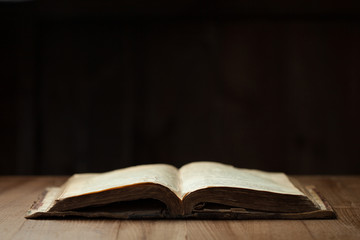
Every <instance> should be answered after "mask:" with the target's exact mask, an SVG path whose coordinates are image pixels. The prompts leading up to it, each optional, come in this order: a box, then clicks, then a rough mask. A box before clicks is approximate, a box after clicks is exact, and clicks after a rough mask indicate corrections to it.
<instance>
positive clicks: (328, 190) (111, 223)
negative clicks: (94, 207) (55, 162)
mask: <svg viewBox="0 0 360 240" xmlns="http://www.w3.org/2000/svg"><path fill="white" fill-rule="evenodd" d="M296 178H297V179H298V180H299V181H300V182H301V183H303V184H312V185H315V186H317V188H318V190H319V191H320V192H321V194H322V195H323V196H324V197H326V199H327V200H328V201H329V202H330V203H331V204H332V206H333V207H334V209H335V211H336V212H337V214H338V219H335V220H291V221H286V220H245V221H211V220H206V221H203V220H202V221H196V220H189V221H179V220H177V221H162V220H155V221H151V220H149V221H147V220H144V221H143V220H139V221H121V220H104V219H98V220H86V219H67V220H25V219H24V218H23V216H24V214H25V211H26V210H27V208H28V207H29V206H30V205H31V203H32V201H33V200H35V199H36V197H37V195H38V194H39V193H40V192H41V191H42V190H43V188H44V187H46V186H51V185H53V186H54V185H60V184H61V183H63V182H64V181H65V180H66V177H0V239H4V240H6V239H50V238H51V239H69V240H70V239H86V240H91V239H100V238H101V239H294V240H297V239H299V240H300V239H301V240H302V239H350V240H351V239H359V237H360V176H327V177H324V176H311V177H309V176H297V177H296Z"/></svg>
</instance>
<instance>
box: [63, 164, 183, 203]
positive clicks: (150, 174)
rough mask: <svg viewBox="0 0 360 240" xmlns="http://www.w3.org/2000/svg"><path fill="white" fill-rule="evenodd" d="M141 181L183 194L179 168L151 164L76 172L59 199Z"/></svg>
mask: <svg viewBox="0 0 360 240" xmlns="http://www.w3.org/2000/svg"><path fill="white" fill-rule="evenodd" d="M139 183H156V184H160V185H163V186H165V187H167V188H169V189H170V190H171V191H173V192H174V193H175V194H176V195H178V196H180V195H181V193H180V183H179V176H178V169H177V168H175V167H173V166H171V165H167V164H149V165H140V166H134V167H129V168H124V169H119V170H114V171H111V172H106V173H86V174H75V175H73V176H72V177H71V178H70V179H69V180H68V181H67V183H66V184H65V186H64V190H63V191H62V193H61V194H60V196H59V197H58V198H57V200H61V199H64V198H68V197H74V196H79V195H85V194H89V193H95V192H101V191H105V190H108V189H113V188H121V187H125V186H129V185H134V184H139Z"/></svg>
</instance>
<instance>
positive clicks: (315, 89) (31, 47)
mask: <svg viewBox="0 0 360 240" xmlns="http://www.w3.org/2000/svg"><path fill="white" fill-rule="evenodd" d="M354 2H355V1H353V2H352V1H325V0H322V1H316V2H315V1H303V0H294V1H251V0H245V1H220V0H219V1H215V0H214V1H184V0H182V1H177V0H175V1H157V2H155V3H154V2H152V1H144V0H143V1H140V0H138V1H109V0H104V1H95V0H90V1H80V0H72V1H55V0H48V1H45V0H39V1H35V2H34V1H25V2H21V1H5V2H0V34H1V35H0V36H1V37H0V44H1V48H0V51H1V52H0V66H1V71H0V79H1V87H0V103H1V105H0V107H1V108H0V110H1V113H0V118H1V119H0V124H1V128H0V129H1V133H0V161H1V162H0V174H72V173H74V172H100V171H106V170H111V169H115V168H122V167H126V166H130V165H135V164H145V163H155V162H166V163H170V164H174V165H175V166H181V165H183V164H185V163H187V162H190V161H202V160H205V161H221V162H224V163H229V164H233V165H235V166H237V167H246V168H258V169H263V170H271V171H285V172H287V173H301V174H313V173H319V174H359V173H360V162H359V161H360V150H359V143H360V140H359V136H360V128H359V123H360V114H359V109H360V107H359V103H360V96H359V93H360V17H359V16H360V8H359V7H358V6H357V5H355V4H354Z"/></svg>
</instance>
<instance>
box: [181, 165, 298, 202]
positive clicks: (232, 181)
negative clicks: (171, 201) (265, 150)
mask: <svg viewBox="0 0 360 240" xmlns="http://www.w3.org/2000/svg"><path fill="white" fill-rule="evenodd" d="M179 173H180V178H181V180H182V185H181V188H182V194H181V198H183V197H185V196H186V195H187V194H188V193H190V192H194V191H196V190H199V189H203V188H208V187H234V188H244V189H252V190H258V191H267V192H274V193H280V194H292V195H304V194H303V193H302V192H300V191H299V190H298V189H297V188H296V187H295V186H294V185H293V184H292V183H291V182H290V180H289V179H288V177H287V176H286V175H285V174H284V173H269V172H263V171H259V170H251V169H241V168H235V167H233V166H231V165H226V164H221V163H216V162H194V163H190V164H187V165H184V166H183V167H182V168H180V170H179Z"/></svg>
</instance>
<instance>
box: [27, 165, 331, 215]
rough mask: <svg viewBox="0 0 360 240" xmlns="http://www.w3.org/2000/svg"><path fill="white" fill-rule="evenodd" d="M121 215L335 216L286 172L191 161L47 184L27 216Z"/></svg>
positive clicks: (82, 176)
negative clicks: (180, 164) (179, 165)
mask: <svg viewBox="0 0 360 240" xmlns="http://www.w3.org/2000/svg"><path fill="white" fill-rule="evenodd" d="M64 216H81V217H109V218H122V219H139V218H141V219H144V218H186V219H191V218H196V219H252V218H281V219H306V218H333V217H335V214H334V212H333V210H332V209H331V207H330V206H329V205H328V204H327V202H326V201H324V200H323V199H322V198H321V197H320V196H319V195H318V193H317V192H316V190H315V188H314V187H311V186H310V187H304V188H302V187H300V186H298V187H295V186H294V183H293V182H291V181H290V180H289V178H288V177H287V176H286V175H285V174H283V173H269V172H263V171H258V170H249V169H240V168H235V167H233V166H230V165H225V164H221V163H216V162H193V163H190V164H186V165H184V166H183V167H181V168H180V169H177V168H175V167H174V166H171V165H167V164H150V165H140V166H135V167H129V168H124V169H119V170H114V171H111V172H106V173H99V174H98V173H89V174H75V175H73V176H72V177H71V178H69V180H68V181H67V182H65V184H63V185H62V186H61V187H52V188H47V189H46V191H45V192H44V193H43V194H42V195H41V196H40V198H39V199H38V201H37V202H35V203H34V204H33V206H32V207H31V209H30V210H29V211H28V212H27V215H26V218H43V217H64Z"/></svg>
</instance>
